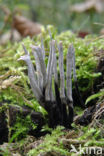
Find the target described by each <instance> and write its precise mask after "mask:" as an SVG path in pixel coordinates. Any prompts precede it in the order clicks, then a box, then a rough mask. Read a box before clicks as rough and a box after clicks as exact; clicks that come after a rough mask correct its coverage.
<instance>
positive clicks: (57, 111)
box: [19, 37, 81, 128]
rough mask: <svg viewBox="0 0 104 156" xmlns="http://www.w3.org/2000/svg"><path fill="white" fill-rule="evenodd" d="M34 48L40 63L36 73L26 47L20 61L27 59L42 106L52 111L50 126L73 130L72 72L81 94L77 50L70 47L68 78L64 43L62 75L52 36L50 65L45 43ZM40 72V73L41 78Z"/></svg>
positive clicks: (61, 65) (61, 60)
mask: <svg viewBox="0 0 104 156" xmlns="http://www.w3.org/2000/svg"><path fill="white" fill-rule="evenodd" d="M31 48H32V51H33V55H34V58H35V62H36V71H35V70H34V67H33V64H32V61H31V59H30V55H29V53H28V52H27V50H26V48H25V46H23V49H24V51H25V55H24V56H21V57H20V59H19V60H23V61H25V62H26V64H27V67H28V76H29V80H30V85H31V88H32V91H33V93H34V96H35V97H36V99H37V100H38V102H39V103H40V105H41V106H42V107H44V108H45V109H46V111H47V112H48V118H49V126H50V127H55V126H57V125H63V126H65V127H66V128H69V127H71V124H72V122H73V115H74V113H73V98H72V71H73V76H74V80H75V84H76V85H77V87H76V89H77V92H78V95H80V93H79V89H78V84H77V78H76V70H75V50H74V47H73V45H71V46H69V48H68V53H67V62H66V66H67V71H66V76H65V72H64V63H63V46H62V42H59V44H58V51H59V74H58V71H57V59H56V52H55V51H56V50H55V40H53V39H52V37H51V41H50V52H49V58H48V64H47V66H46V64H45V57H46V56H45V49H44V44H43V40H42V42H41V46H35V45H31ZM36 73H38V74H37V76H36ZM58 75H59V77H58ZM65 81H66V88H65ZM53 84H54V86H53ZM80 99H81V96H80Z"/></svg>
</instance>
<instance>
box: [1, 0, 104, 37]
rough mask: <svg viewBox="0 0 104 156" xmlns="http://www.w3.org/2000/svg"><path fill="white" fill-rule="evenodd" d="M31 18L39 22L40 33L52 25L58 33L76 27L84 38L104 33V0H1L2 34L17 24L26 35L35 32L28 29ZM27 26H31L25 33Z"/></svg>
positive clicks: (38, 30)
mask: <svg viewBox="0 0 104 156" xmlns="http://www.w3.org/2000/svg"><path fill="white" fill-rule="evenodd" d="M17 16H19V17H18V18H17ZM21 17H22V18H21ZM25 18H26V19H25ZM26 20H27V21H26ZM28 20H29V21H28ZM30 20H31V21H33V22H37V23H39V25H38V24H37V25H36V29H37V30H36V31H37V32H35V33H36V34H38V33H39V32H40V31H41V30H40V29H41V28H40V27H41V26H46V25H49V24H50V25H54V26H55V27H56V28H57V29H58V32H60V31H65V30H72V31H73V32H75V33H78V34H79V35H82V36H81V37H83V36H84V35H86V34H91V33H95V34H104V29H103V27H104V0H77V1H76V0H22V1H21V0H0V35H2V34H3V33H4V32H6V31H7V30H10V29H11V28H13V27H14V28H16V29H17V30H18V32H19V33H20V34H21V35H22V36H27V35H29V34H32V32H31V33H30V32H27V31H28V29H31V27H32V26H30V27H29V26H28V25H29V22H30ZM21 23H22V24H23V25H22V26H21ZM31 24H33V23H31V22H30V25H31ZM26 25H27V27H28V29H26V31H25V32H22V31H23V30H24V28H25V27H26ZM18 27H21V28H18ZM38 27H39V28H38ZM19 29H22V30H21V31H20V30H19ZM30 36H31V35H30Z"/></svg>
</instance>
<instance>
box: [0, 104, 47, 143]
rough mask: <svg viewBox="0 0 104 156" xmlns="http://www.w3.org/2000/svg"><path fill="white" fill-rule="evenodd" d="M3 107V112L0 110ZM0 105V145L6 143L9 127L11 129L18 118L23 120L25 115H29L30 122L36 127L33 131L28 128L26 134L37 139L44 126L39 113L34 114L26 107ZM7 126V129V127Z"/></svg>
mask: <svg viewBox="0 0 104 156" xmlns="http://www.w3.org/2000/svg"><path fill="white" fill-rule="evenodd" d="M2 106H3V110H2ZM4 106H5V104H0V108H1V110H2V111H1V112H0V144H2V143H3V142H6V141H8V134H9V130H8V128H9V127H13V126H14V125H15V123H16V121H17V118H18V117H22V118H23V119H24V120H25V118H26V116H27V115H30V118H31V121H32V122H33V123H35V124H36V125H37V128H36V129H33V128H32V127H31V126H30V127H28V128H29V132H28V134H30V135H34V136H36V137H38V135H41V132H40V131H41V129H42V126H43V125H44V124H45V120H44V118H43V115H42V114H41V113H39V112H35V111H33V110H32V109H30V108H28V107H20V106H16V105H7V106H5V109H4ZM8 125H9V127H8Z"/></svg>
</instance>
